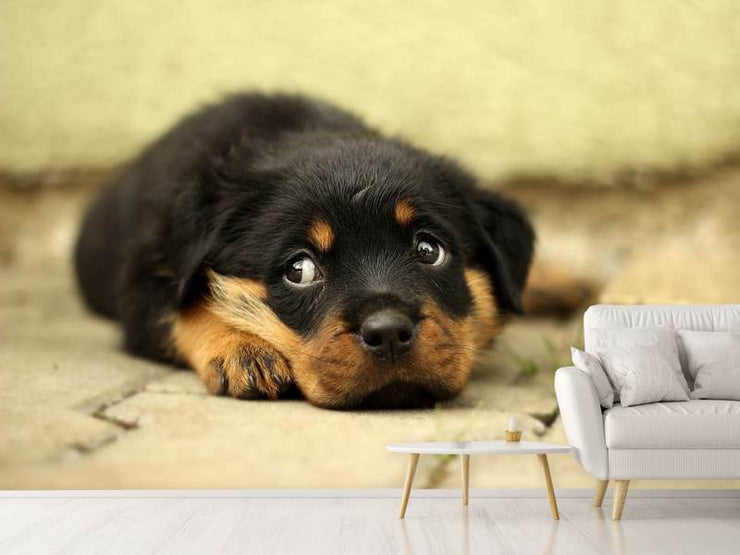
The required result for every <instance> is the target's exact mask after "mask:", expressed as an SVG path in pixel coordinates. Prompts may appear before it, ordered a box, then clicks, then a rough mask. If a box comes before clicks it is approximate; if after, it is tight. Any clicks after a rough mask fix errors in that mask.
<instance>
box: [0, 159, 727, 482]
mask: <svg viewBox="0 0 740 555" xmlns="http://www.w3.org/2000/svg"><path fill="white" fill-rule="evenodd" d="M21 189H22V188H21ZM21 189H18V190H12V189H5V190H2V188H1V187H0V216H2V217H0V283H1V284H2V286H1V287H0V488H7V489H15V488H18V489H40V488H158V489H159V488H222V487H223V488H278V487H291V488H301V487H322V488H334V487H336V488H341V487H398V486H399V485H400V483H401V481H402V476H403V473H404V468H405V460H404V459H403V457H401V456H399V455H393V454H390V453H388V452H386V450H385V449H384V445H385V444H386V443H390V442H400V441H414V440H415V441H422V440H445V439H484V438H485V439H497V438H502V436H503V428H504V424H505V420H506V417H507V416H508V414H510V413H516V414H519V415H520V416H521V418H522V420H523V422H524V429H525V438H528V439H538V440H542V441H551V442H565V438H564V434H563V432H562V429H561V427H560V422H559V419H558V418H557V406H556V402H555V397H554V392H553V388H552V378H553V372H554V369H555V368H557V367H558V366H559V365H561V364H562V363H564V362H566V361H567V358H568V356H567V352H568V347H569V346H570V345H571V344H578V343H579V342H580V341H581V339H580V320H581V314H582V312H581V311H580V310H575V311H573V310H571V311H569V312H568V314H569V315H568V316H566V317H560V318H556V317H553V316H548V317H539V318H534V317H531V316H530V317H526V318H520V319H518V320H515V321H513V322H512V323H511V324H510V325H509V326H508V327H507V328H506V330H505V331H504V333H503V335H502V336H501V337H500V338H499V340H498V342H497V344H496V347H495V348H494V349H493V350H492V351H490V352H489V353H487V354H486V355H485V356H483V357H482V359H481V361H480V363H479V365H478V367H477V368H476V370H475V372H474V375H473V378H472V381H471V383H470V384H469V386H468V387H467V389H466V390H465V392H464V394H463V395H462V396H461V397H460V398H458V399H456V400H455V401H453V402H451V403H449V404H446V405H444V406H441V407H438V408H437V409H435V410H429V411H395V412H334V411H327V410H322V409H317V408H314V407H312V406H310V405H309V404H307V403H305V402H302V401H296V400H291V401H275V402H271V401H237V400H232V399H227V398H222V397H213V396H209V395H206V394H205V391H204V388H203V386H202V385H201V384H200V382H199V380H198V379H197V377H196V376H195V374H193V373H191V372H189V371H183V370H175V369H172V368H170V367H167V366H162V365H158V364H153V363H151V362H148V361H144V360H138V359H135V358H131V357H129V356H127V355H125V354H124V353H122V352H121V351H120V349H119V334H118V331H117V329H116V328H115V326H114V325H112V324H110V323H108V322H105V321H102V320H98V319H96V318H94V317H92V316H90V315H88V314H87V313H85V311H84V310H83V308H82V306H81V305H80V303H79V300H78V298H77V296H76V294H75V292H74V286H73V283H72V279H71V275H70V272H69V268H68V265H67V262H66V260H67V259H68V252H69V245H70V242H71V239H72V237H73V236H74V233H75V228H76V223H77V221H78V220H79V213H80V211H81V207H82V206H83V204H84V201H85V200H86V199H87V198H88V197H89V192H90V189H89V187H86V186H84V187H80V188H74V189H72V190H65V189H64V188H55V187H53V186H52V187H41V188H38V187H31V188H28V189H26V190H21ZM549 191H550V192H548V190H547V189H542V188H538V187H531V188H520V189H518V190H517V194H516V196H518V198H519V199H520V201H522V202H523V203H524V204H525V205H526V206H527V207H528V208H529V209H530V211H531V213H532V215H533V218H534V220H535V223H536V226H537V229H538V232H539V235H540V242H539V255H538V270H537V275H538V276H539V277H538V278H537V280H536V281H537V284H536V285H537V287H538V288H539V291H540V293H543V295H544V297H545V298H546V297H547V296H548V295H550V296H552V295H553V294H556V295H557V294H561V293H562V295H561V297H565V296H567V293H568V292H567V291H555V293H553V291H552V290H551V291H548V290H547V288H548V284H550V287H552V286H551V284H552V283H558V284H559V287H561V288H563V287H565V288H568V287H571V288H574V287H575V288H577V289H578V292H579V295H580V294H581V293H583V295H581V296H580V297H579V295H576V297H578V299H579V300H582V301H585V302H587V301H589V300H593V295H597V294H598V295H601V298H602V299H605V300H625V301H630V302H639V301H642V302H654V300H661V299H662V300H666V299H668V300H670V299H674V301H684V302H702V301H704V302H707V301H712V302H731V301H734V302H737V300H738V298H737V286H736V284H737V283H738V282H740V264H738V261H737V256H736V254H737V252H738V250H737V249H738V244H740V243H734V241H735V240H736V239H738V230H739V229H740V227H739V226H738V223H737V217H736V214H737V208H738V206H740V172H738V171H729V172H725V173H722V174H720V175H718V176H714V177H712V178H711V179H708V180H705V181H703V182H701V183H693V184H688V185H686V186H685V187H679V188H676V187H672V188H670V189H666V190H665V191H664V192H661V190H660V188H658V189H652V190H650V191H648V192H639V191H637V192H636V191H628V192H621V193H620V192H601V193H583V194H579V195H573V194H572V192H570V193H569V192H565V193H563V192H562V191H563V190H562V189H556V190H555V192H552V191H553V190H552V189H550V190H549ZM599 195H601V196H599ZM603 195H608V196H609V198H605V197H604V196H603ZM598 210H601V212H600V213H599V212H598ZM563 214H567V215H568V217H567V218H564V216H563ZM679 245H683V249H684V252H686V253H688V256H689V257H690V260H692V261H696V262H697V263H696V264H690V265H688V266H687V265H686V264H685V261H686V255H684V256H683V257H681V256H679V254H680V252H681V249H680V248H679ZM661 246H665V248H662V247H661ZM715 247H716V248H715ZM656 259H657V260H660V261H661V264H650V263H649V261H650V260H656ZM555 260H557V261H558V264H555V263H554V261H555ZM705 260H708V261H709V262H711V263H713V264H714V266H712V267H713V268H715V269H721V270H722V271H721V272H719V271H718V272H717V275H716V277H713V276H712V275H711V274H707V273H706V271H702V270H700V269H699V268H700V267H701V265H700V264H699V262H702V261H705ZM589 261H590V262H589ZM666 276H667V277H666ZM670 276H674V277H675V278H676V279H670ZM697 282H699V283H700V284H701V286H699V285H697ZM584 292H585V293H584ZM638 295H639V298H638V297H637V296H638ZM571 304H572V303H571ZM571 309H572V307H571ZM531 459H532V460H530V458H529V457H525V458H518V457H487V458H480V459H477V460H476V461H474V462H473V465H472V468H471V473H472V483H473V485H474V486H476V487H537V486H539V485H540V474H539V470H538V468H537V463H536V461H535V459H534V457H532V458H531ZM552 459H553V460H552V463H551V464H552V469H553V476H554V479H555V481H556V485H557V486H558V487H588V486H590V485H591V483H592V480H591V478H590V477H589V476H587V475H586V474H585V473H584V472H583V471H582V470H581V469H580V468H579V467H578V466H577V464H576V463H575V462H574V460H573V459H572V457H570V456H558V457H553V458H552ZM417 476H418V477H417V485H418V486H420V487H423V486H426V487H456V486H457V485H458V478H459V470H458V465H457V462H456V461H455V460H454V459H453V458H445V457H434V458H432V457H429V458H427V460H424V458H422V462H421V464H420V468H419V473H418V475H417ZM660 485H665V486H677V487H696V486H701V487H725V486H728V485H734V486H735V487H737V486H738V485H740V483H738V482H707V483H699V482H680V483H676V484H672V483H670V482H661V483H654V482H651V483H649V487H656V486H660Z"/></svg>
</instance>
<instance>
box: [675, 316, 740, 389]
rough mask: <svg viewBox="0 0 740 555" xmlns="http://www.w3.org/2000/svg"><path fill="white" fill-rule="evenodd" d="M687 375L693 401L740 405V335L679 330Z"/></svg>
mask: <svg viewBox="0 0 740 555" xmlns="http://www.w3.org/2000/svg"><path fill="white" fill-rule="evenodd" d="M678 338H679V340H680V341H681V344H682V345H683V349H684V351H685V352H686V362H687V364H688V367H689V373H690V374H691V377H692V378H694V390H693V391H692V392H691V394H690V395H691V398H692V399H732V400H736V401H740V332H728V333H726V332H713V331H691V330H679V331H678Z"/></svg>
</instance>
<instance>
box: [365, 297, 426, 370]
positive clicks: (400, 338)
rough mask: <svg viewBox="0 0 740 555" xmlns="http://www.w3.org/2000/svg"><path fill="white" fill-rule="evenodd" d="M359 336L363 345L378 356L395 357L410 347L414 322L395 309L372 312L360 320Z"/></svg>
mask: <svg viewBox="0 0 740 555" xmlns="http://www.w3.org/2000/svg"><path fill="white" fill-rule="evenodd" d="M360 338H361V339H362V343H363V345H364V347H365V348H366V349H367V350H368V351H370V352H371V353H373V354H374V355H375V356H377V357H378V358H396V357H397V356H399V355H402V354H403V353H405V352H406V351H408V350H409V347H411V342H412V341H413V339H414V323H413V322H412V321H411V318H409V317H408V316H406V315H405V314H402V313H400V312H398V311H397V310H391V309H386V310H381V311H379V312H374V313H373V314H371V315H370V316H368V317H367V318H365V321H364V322H362V325H361V326H360Z"/></svg>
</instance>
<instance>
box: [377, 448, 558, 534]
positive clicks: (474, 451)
mask: <svg viewBox="0 0 740 555" xmlns="http://www.w3.org/2000/svg"><path fill="white" fill-rule="evenodd" d="M386 448H387V449H388V451H392V452H394V453H406V454H408V456H409V466H408V471H407V472H406V483H405V484H404V486H403V498H402V499H401V512H400V515H399V516H400V517H401V518H403V517H404V516H405V515H406V506H407V505H408V502H409V494H410V493H411V484H412V483H413V482H414V474H415V473H416V465H417V463H418V462H419V456H421V455H460V463H461V466H462V481H463V484H462V502H463V505H466V506H467V504H468V491H469V483H470V481H469V476H470V455H537V459H539V461H540V466H542V472H543V473H544V475H545V486H546V489H547V497H548V499H549V500H550V510H551V511H552V517H553V518H554V519H555V520H559V519H560V513H559V512H558V503H557V501H556V499H555V490H554V489H553V487H552V477H551V476H550V465H549V464H548V462H547V455H551V454H552V455H554V454H559V453H569V452H570V450H571V448H570V446H568V445H557V444H554V443H538V442H536V441H520V442H507V441H430V442H425V443H399V444H392V445H386Z"/></svg>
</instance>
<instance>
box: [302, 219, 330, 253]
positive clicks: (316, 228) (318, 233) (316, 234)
mask: <svg viewBox="0 0 740 555" xmlns="http://www.w3.org/2000/svg"><path fill="white" fill-rule="evenodd" d="M308 238H309V239H310V240H311V242H312V243H313V244H314V246H315V247H316V248H317V249H319V250H320V251H321V252H327V251H328V250H329V249H330V248H331V246H332V244H333V243H334V231H332V229H331V226H330V225H329V224H328V223H326V222H325V221H324V220H315V221H314V223H313V225H312V226H311V229H310V230H309V232H308Z"/></svg>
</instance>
